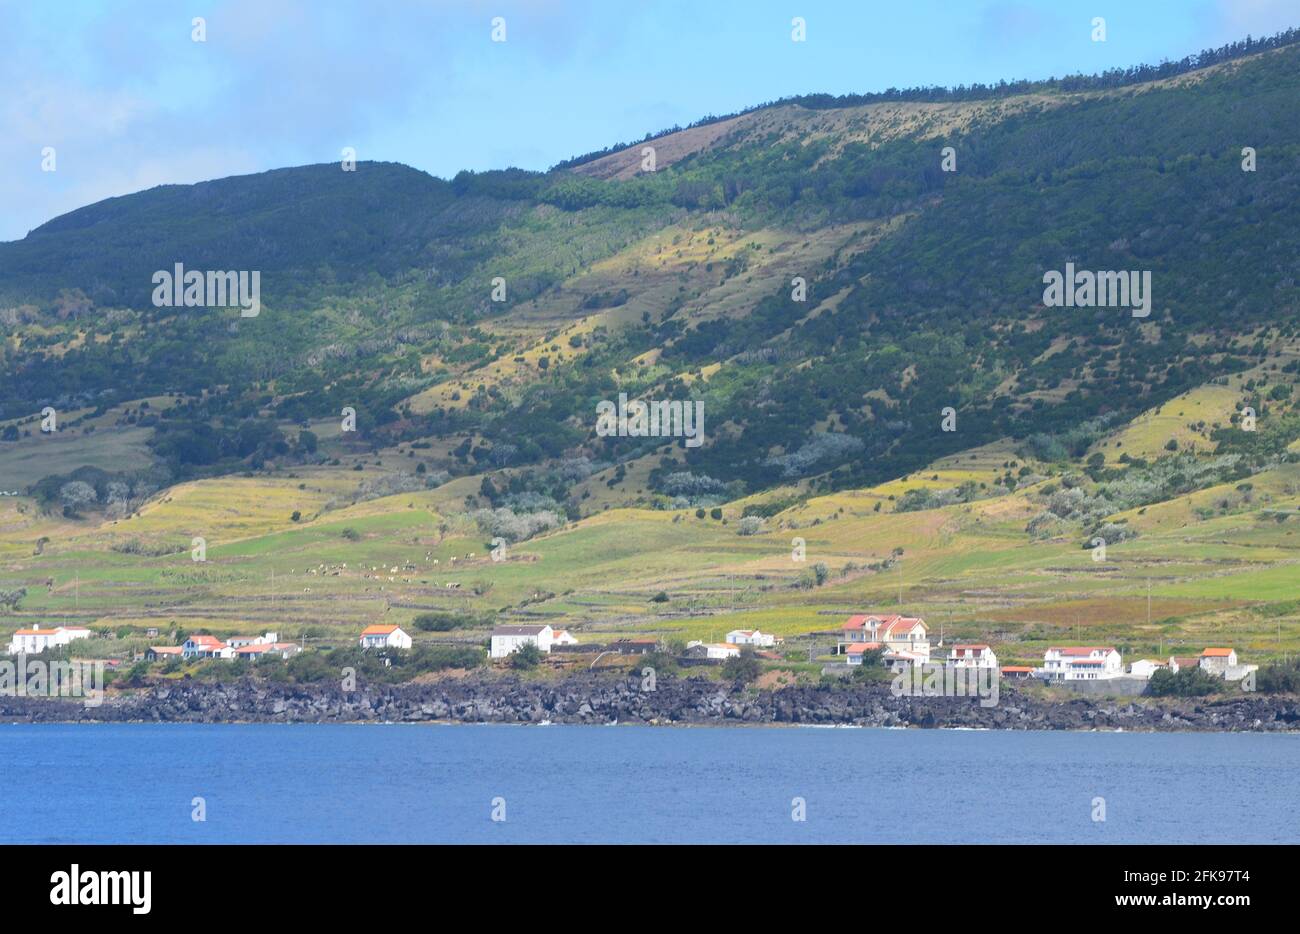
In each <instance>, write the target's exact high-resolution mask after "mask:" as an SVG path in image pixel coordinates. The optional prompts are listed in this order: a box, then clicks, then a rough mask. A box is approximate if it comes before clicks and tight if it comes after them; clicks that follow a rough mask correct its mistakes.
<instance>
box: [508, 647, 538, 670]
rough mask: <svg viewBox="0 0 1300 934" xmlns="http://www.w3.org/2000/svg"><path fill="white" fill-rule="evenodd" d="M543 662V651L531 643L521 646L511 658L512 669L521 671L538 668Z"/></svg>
mask: <svg viewBox="0 0 1300 934" xmlns="http://www.w3.org/2000/svg"><path fill="white" fill-rule="evenodd" d="M541 661H542V650H541V649H539V648H538V647H537V646H536V645H534V644H533V643H531V642H528V643H525V644H524V645H521V646H520V647H519V649H518V650H517V651H516V652H514V653H512V654H511V656H510V667H511V668H515V669H518V670H520V671H527V670H528V669H531V668H536V667H537V666H538V665H539V664H540V663H541Z"/></svg>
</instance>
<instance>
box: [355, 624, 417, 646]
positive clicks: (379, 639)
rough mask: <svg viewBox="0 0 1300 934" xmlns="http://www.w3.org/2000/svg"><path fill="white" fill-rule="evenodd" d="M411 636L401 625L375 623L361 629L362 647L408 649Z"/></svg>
mask: <svg viewBox="0 0 1300 934" xmlns="http://www.w3.org/2000/svg"><path fill="white" fill-rule="evenodd" d="M411 645H412V641H411V637H410V636H409V635H407V634H406V630H404V629H402V627H401V626H389V625H383V624H377V625H374V626H367V627H366V628H365V629H363V630H361V647H362V648H363V649H409V648H410V647H411Z"/></svg>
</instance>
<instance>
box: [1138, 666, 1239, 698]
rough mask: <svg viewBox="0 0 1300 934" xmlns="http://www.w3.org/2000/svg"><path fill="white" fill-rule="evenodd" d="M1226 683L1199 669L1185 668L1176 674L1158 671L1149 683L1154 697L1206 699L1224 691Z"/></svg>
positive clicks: (1148, 686)
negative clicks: (1210, 695)
mask: <svg viewBox="0 0 1300 934" xmlns="http://www.w3.org/2000/svg"><path fill="white" fill-rule="evenodd" d="M1223 687H1224V681H1223V679H1222V678H1219V677H1216V676H1214V675H1212V674H1209V673H1208V672H1205V671H1202V670H1201V669H1199V668H1184V669H1182V670H1181V671H1179V672H1178V673H1177V674H1175V673H1174V672H1172V671H1169V669H1167V668H1162V669H1160V670H1158V671H1157V672H1156V673H1155V674H1154V675H1152V676H1151V680H1150V681H1148V682H1147V693H1148V694H1150V695H1151V696H1152V697H1204V696H1205V695H1206V694H1215V693H1217V692H1219V691H1222V690H1223Z"/></svg>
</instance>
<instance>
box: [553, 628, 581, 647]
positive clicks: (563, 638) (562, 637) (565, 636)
mask: <svg viewBox="0 0 1300 934" xmlns="http://www.w3.org/2000/svg"><path fill="white" fill-rule="evenodd" d="M577 644H578V640H577V637H575V636H574V635H573V633H571V632H569V630H567V629H554V630H552V631H551V645H552V646H557V645H577Z"/></svg>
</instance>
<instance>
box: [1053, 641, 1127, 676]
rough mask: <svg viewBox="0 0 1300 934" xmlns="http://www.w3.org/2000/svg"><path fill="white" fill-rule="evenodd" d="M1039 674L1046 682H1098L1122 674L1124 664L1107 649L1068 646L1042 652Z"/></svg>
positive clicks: (1115, 654)
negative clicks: (1041, 665)
mask: <svg viewBox="0 0 1300 934" xmlns="http://www.w3.org/2000/svg"><path fill="white" fill-rule="evenodd" d="M1041 672H1042V673H1041V675H1040V677H1041V678H1043V679H1045V680H1047V681H1102V680H1107V679H1110V678H1118V677H1120V676H1121V675H1123V674H1124V663H1123V659H1121V658H1120V654H1119V652H1117V651H1116V650H1115V649H1114V648H1112V647H1110V646H1079V645H1070V646H1065V647H1063V648H1049V649H1048V650H1047V651H1046V652H1044V653H1043V667H1042V669H1041Z"/></svg>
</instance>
